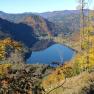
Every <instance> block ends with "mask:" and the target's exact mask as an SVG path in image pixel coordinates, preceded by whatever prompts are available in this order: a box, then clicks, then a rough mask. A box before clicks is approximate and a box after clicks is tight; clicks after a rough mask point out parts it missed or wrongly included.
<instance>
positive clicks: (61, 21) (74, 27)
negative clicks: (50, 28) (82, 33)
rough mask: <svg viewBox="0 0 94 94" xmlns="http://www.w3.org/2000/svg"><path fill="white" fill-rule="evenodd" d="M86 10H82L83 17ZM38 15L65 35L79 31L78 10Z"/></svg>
mask: <svg viewBox="0 0 94 94" xmlns="http://www.w3.org/2000/svg"><path fill="white" fill-rule="evenodd" d="M87 12H88V10H84V13H85V15H87ZM37 15H40V16H42V17H44V18H46V19H48V21H50V22H52V23H54V24H56V25H58V26H59V28H60V29H61V32H62V31H63V32H64V33H65V34H66V33H73V32H78V31H79V26H80V11H79V10H64V11H53V12H45V13H39V14H37Z"/></svg>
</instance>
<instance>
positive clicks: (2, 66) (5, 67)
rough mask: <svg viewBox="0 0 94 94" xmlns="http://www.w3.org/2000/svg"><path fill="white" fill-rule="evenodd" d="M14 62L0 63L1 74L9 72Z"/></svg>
mask: <svg viewBox="0 0 94 94" xmlns="http://www.w3.org/2000/svg"><path fill="white" fill-rule="evenodd" d="M11 66H12V64H10V63H5V64H0V75H4V74H6V73H7V71H8V68H10V67H11Z"/></svg>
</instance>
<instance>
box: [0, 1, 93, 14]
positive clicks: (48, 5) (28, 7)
mask: <svg viewBox="0 0 94 94" xmlns="http://www.w3.org/2000/svg"><path fill="white" fill-rule="evenodd" d="M91 1H92V3H94V0H91ZM77 5H78V3H77V0H15V1H13V0H6V1H5V0H3V1H1V0H0V11H3V12H6V13H13V14H14V13H25V12H32V13H44V12H53V11H64V10H76V8H77ZM90 8H93V6H92V5H91V6H90Z"/></svg>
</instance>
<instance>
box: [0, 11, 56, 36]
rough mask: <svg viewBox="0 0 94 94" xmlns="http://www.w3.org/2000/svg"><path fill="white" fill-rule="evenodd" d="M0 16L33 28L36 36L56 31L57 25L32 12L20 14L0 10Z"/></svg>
mask: <svg viewBox="0 0 94 94" xmlns="http://www.w3.org/2000/svg"><path fill="white" fill-rule="evenodd" d="M0 17H1V18H3V19H6V20H8V21H10V22H14V23H24V24H27V25H29V26H30V27H32V28H33V29H34V31H35V32H34V33H35V34H37V35H38V36H40V35H48V34H54V33H55V32H57V26H56V25H55V24H54V23H52V22H50V21H48V20H47V19H44V18H43V17H41V16H38V15H36V14H33V13H22V14H8V13H4V12H2V11H1V12H0Z"/></svg>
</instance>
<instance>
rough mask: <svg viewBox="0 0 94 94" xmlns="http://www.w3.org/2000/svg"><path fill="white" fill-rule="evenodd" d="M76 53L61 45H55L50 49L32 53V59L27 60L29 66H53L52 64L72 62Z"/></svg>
mask: <svg viewBox="0 0 94 94" xmlns="http://www.w3.org/2000/svg"><path fill="white" fill-rule="evenodd" d="M74 55H75V51H73V50H72V49H71V48H68V47H66V46H64V45H61V44H54V45H52V46H50V47H49V48H47V49H45V50H42V51H37V52H32V55H31V57H30V58H29V59H28V60H27V62H28V63H29V64H37V63H39V64H51V63H52V62H65V61H69V60H71V59H72V58H73V57H74Z"/></svg>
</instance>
